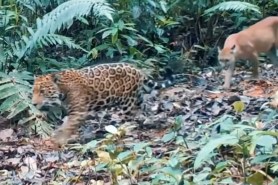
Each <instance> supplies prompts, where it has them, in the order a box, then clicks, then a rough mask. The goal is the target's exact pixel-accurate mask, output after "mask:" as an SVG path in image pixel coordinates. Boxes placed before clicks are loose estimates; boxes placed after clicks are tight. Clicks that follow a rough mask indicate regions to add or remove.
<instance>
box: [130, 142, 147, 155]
mask: <svg viewBox="0 0 278 185" xmlns="http://www.w3.org/2000/svg"><path fill="white" fill-rule="evenodd" d="M149 145H150V144H149V143H145V142H140V143H135V144H134V147H133V150H134V152H136V153H138V152H139V151H140V150H142V149H143V148H145V147H146V146H149Z"/></svg>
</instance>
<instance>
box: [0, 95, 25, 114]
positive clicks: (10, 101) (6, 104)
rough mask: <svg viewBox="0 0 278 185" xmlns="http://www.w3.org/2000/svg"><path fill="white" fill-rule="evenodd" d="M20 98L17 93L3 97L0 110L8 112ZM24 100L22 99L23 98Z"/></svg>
mask: <svg viewBox="0 0 278 185" xmlns="http://www.w3.org/2000/svg"><path fill="white" fill-rule="evenodd" d="M20 101H22V99H21V98H20V97H19V96H18V94H14V95H11V96H10V97H8V98H7V99H5V100H4V101H3V102H2V104H1V106H0V112H2V113H3V112H7V111H8V112H10V111H11V109H12V107H14V106H15V105H16V104H18V103H19V102H20ZM23 101H24V100H23Z"/></svg>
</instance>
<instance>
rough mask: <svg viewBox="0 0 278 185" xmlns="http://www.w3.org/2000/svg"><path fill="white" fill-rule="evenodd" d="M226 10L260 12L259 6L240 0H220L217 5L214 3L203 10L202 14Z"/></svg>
mask: <svg viewBox="0 0 278 185" xmlns="http://www.w3.org/2000/svg"><path fill="white" fill-rule="evenodd" d="M228 10H234V11H246V10H251V11H254V12H256V13H258V14H261V11H260V8H259V7H258V6H256V5H254V4H251V3H247V2H242V1H228V2H222V3H219V4H218V5H215V6H213V7H211V8H209V9H207V10H206V11H205V13H204V14H209V13H216V12H218V11H228Z"/></svg>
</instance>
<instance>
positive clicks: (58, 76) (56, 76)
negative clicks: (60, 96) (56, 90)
mask: <svg viewBox="0 0 278 185" xmlns="http://www.w3.org/2000/svg"><path fill="white" fill-rule="evenodd" d="M51 77H52V80H53V82H54V83H57V82H58V81H59V80H60V75H59V74H57V73H54V74H52V75H51Z"/></svg>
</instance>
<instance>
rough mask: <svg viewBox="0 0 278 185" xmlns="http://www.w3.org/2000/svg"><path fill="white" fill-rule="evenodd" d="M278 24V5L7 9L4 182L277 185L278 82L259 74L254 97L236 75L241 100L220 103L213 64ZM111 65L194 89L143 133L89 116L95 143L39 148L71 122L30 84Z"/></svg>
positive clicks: (173, 2)
mask: <svg viewBox="0 0 278 185" xmlns="http://www.w3.org/2000/svg"><path fill="white" fill-rule="evenodd" d="M277 13H278V1H265V0H247V1H244V2H243V1H219V0H211V1H205V0H196V1H192V0H186V1H182V0H168V1H166V0H132V1H126V0H118V1H114V0H106V1H105V0H9V1H2V0H0V17H1V19H0V29H1V31H0V43H1V45H0V51H1V52H0V114H1V116H0V128H1V130H0V140H1V141H0V159H1V164H0V179H1V181H2V182H3V183H4V184H5V183H7V184H62V183H63V182H64V183H69V184H79V183H80V184H105V183H106V184H120V185H124V184H140V185H147V184H173V185H174V184H177V185H181V184H185V185H189V184H253V185H260V184H266V183H268V184H273V185H274V184H278V179H277V178H276V177H277V175H278V172H277V170H278V163H277V138H278V132H277V131H276V127H277V125H276V123H277V116H278V114H277V111H276V110H275V109H273V108H270V107H269V106H268V105H267V102H268V101H269V100H270V98H269V97H271V95H272V94H273V92H275V91H276V90H278V81H277V82H276V81H275V78H276V76H277V74H276V73H275V72H273V71H271V70H265V69H262V70H264V71H265V72H264V73H263V76H264V77H265V78H266V79H267V80H265V81H260V82H258V83H255V84H251V85H250V84H245V83H244V84H241V81H243V80H242V78H241V77H242V76H243V75H244V74H243V73H237V74H236V75H235V76H236V77H235V78H236V80H237V82H239V83H238V84H239V88H238V89H237V90H238V91H236V92H231V93H223V92H219V90H218V86H220V85H221V83H222V81H221V80H222V78H221V77H220V76H219V74H218V73H219V64H218V60H217V54H218V53H217V47H221V48H222V46H223V43H224V41H225V39H226V38H227V36H228V35H230V34H232V33H236V32H238V31H240V30H242V29H244V28H245V27H246V26H249V25H251V24H253V23H255V22H257V21H259V20H261V19H262V18H264V17H267V16H271V15H277ZM261 61H263V62H262V63H264V64H267V60H266V58H265V57H262V58H261ZM110 62H129V63H133V64H136V65H137V66H138V67H139V68H142V69H144V70H146V71H148V73H149V74H150V75H151V76H152V77H153V78H154V79H160V78H161V76H163V75H164V74H166V73H167V69H171V71H173V72H174V73H175V74H181V73H186V74H189V76H190V78H189V79H188V80H187V81H186V82H185V83H184V84H180V85H181V86H179V87H174V88H173V90H174V91H175V92H174V93H173V92H167V93H170V95H167V96H166V95H165V96H164V97H159V98H158V97H156V99H155V98H153V97H151V98H150V99H151V100H152V101H149V103H153V104H152V106H151V108H150V110H152V111H154V113H153V114H152V115H148V116H146V114H143V113H142V115H139V116H138V117H139V118H138V120H139V121H138V120H137V123H138V124H137V125H136V124H135V123H133V122H134V120H135V119H134V120H131V121H130V120H129V121H122V122H121V124H119V123H118V122H117V124H112V123H114V122H115V121H113V120H115V119H116V118H115V117H117V116H116V115H115V114H111V115H110V118H109V119H108V118H106V117H105V115H104V116H103V115H102V114H101V115H100V116H95V115H94V116H95V117H96V118H95V120H96V121H94V120H93V121H92V120H91V121H88V123H86V124H85V126H84V127H86V128H85V129H83V130H82V128H81V131H80V130H79V131H80V133H81V135H82V133H83V132H86V129H88V128H89V127H90V128H91V127H93V128H92V130H93V131H94V136H95V137H94V138H91V137H89V138H90V139H89V141H88V139H85V140H86V142H82V143H81V144H71V145H68V146H67V147H66V148H64V149H63V150H62V151H61V153H62V154H61V153H55V152H53V151H49V150H48V149H47V148H44V145H43V144H42V143H41V144H38V143H36V142H34V141H37V139H45V138H47V137H48V136H50V135H51V133H52V132H53V130H54V129H55V128H57V126H58V125H59V124H60V123H59V122H60V120H62V119H63V116H64V114H63V110H60V109H58V108H57V109H53V110H52V111H51V112H49V113H48V114H46V113H45V112H41V111H39V110H38V109H37V108H36V107H35V106H33V105H32V102H31V97H32V84H33V81H34V76H36V75H41V74H47V73H51V72H54V71H61V70H64V69H67V68H75V69H79V68H82V67H84V66H89V65H95V64H99V63H110ZM241 71H243V70H241ZM272 72H273V75H270V74H272ZM273 76H274V77H273ZM250 83H253V82H250ZM255 87H256V88H255ZM276 88H277V89H276ZM250 89H251V90H252V92H251V93H250V91H251V90H250ZM266 89H268V90H269V91H266ZM262 92H263V93H262ZM167 93H166V94H167ZM171 93H172V94H171ZM153 99H155V100H153ZM105 114H107V113H105ZM111 117H112V118H111ZM142 117H143V118H144V119H143V118H142ZM117 119H118V117H117ZM136 119H137V117H136ZM111 120H112V121H111ZM96 122H97V123H96ZM100 123H101V124H100ZM139 123H140V124H139ZM88 125H89V126H88ZM92 125H93V126H92ZM94 125H97V126H99V125H101V126H99V128H97V129H96V126H94ZM10 128H12V131H11V130H10ZM84 130H85V131H84ZM96 130H97V131H96ZM79 131H76V132H79ZM91 133H92V132H91ZM98 136H99V137H98ZM81 137H82V136H81ZM81 140H82V138H81ZM30 145H31V146H32V147H31V149H30ZM19 148H20V150H19ZM61 155H62V157H61ZM17 158H18V159H19V160H16V159H17ZM50 163H51V164H50ZM2 182H0V183H1V184H2Z"/></svg>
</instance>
